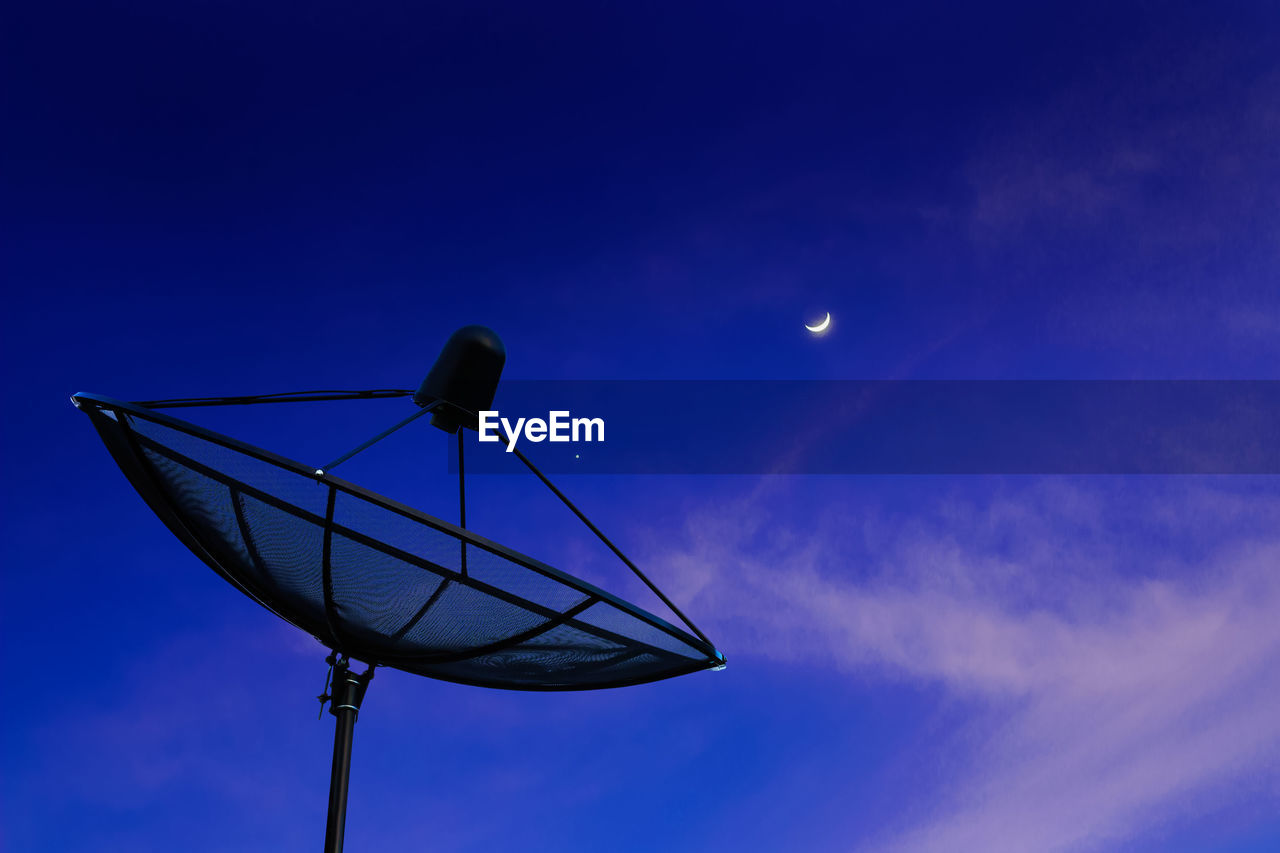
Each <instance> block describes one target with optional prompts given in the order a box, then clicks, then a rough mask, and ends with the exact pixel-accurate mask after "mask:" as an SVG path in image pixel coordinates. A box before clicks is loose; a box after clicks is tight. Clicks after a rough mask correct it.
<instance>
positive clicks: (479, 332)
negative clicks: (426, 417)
mask: <svg viewBox="0 0 1280 853" xmlns="http://www.w3.org/2000/svg"><path fill="white" fill-rule="evenodd" d="M506 363H507V349H506V347H504V346H503V345H502V339H501V338H499V337H498V333H497V332H495V331H494V330H493V329H490V328H488V327H487V326H463V327H462V328H461V329H459V330H458V331H456V332H454V333H453V334H452V335H450V336H449V340H447V341H445V342H444V349H442V350H440V355H439V356H437V357H436V362H435V364H433V365H431V370H430V371H429V372H428V373H427V378H426V379H424V380H422V384H421V385H420V386H418V390H417V391H416V392H415V393H414V395H413V402H415V403H417V404H418V405H419V406H426V405H428V404H430V403H432V402H436V401H439V403H438V405H437V406H436V410H435V412H433V413H432V415H431V425H432V426H434V427H438V428H440V429H442V430H444V431H445V432H448V433H456V432H457V431H458V428H459V427H466V428H467V429H471V430H474V429H477V428H478V427H479V424H478V423H477V415H476V413H477V412H481V411H486V410H490V409H492V408H493V395H494V394H496V393H497V391H498V379H499V378H500V377H501V376H502V366H503V365H504V364H506Z"/></svg>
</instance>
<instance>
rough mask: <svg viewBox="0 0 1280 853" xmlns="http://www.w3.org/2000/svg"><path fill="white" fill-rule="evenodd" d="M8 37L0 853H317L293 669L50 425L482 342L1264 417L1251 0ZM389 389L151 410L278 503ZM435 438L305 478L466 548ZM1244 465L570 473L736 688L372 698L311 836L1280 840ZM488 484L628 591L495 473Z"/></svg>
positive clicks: (630, 590) (501, 527)
mask: <svg viewBox="0 0 1280 853" xmlns="http://www.w3.org/2000/svg"><path fill="white" fill-rule="evenodd" d="M5 17H6V21H7V22H6V24H5V25H4V26H3V39H4V44H3V49H2V50H0V62H3V64H4V69H5V72H4V78H5V81H6V83H5V86H4V92H3V97H4V110H3V115H4V118H5V121H4V132H3V134H2V135H0V146H2V147H3V158H2V162H3V183H2V184H0V197H2V198H3V210H2V215H3V222H2V226H3V240H2V244H3V245H2V246H0V252H2V258H3V268H2V273H3V279H4V283H5V285H6V287H5V295H6V311H5V329H4V333H3V340H2V341H0V346H3V358H4V360H5V363H6V364H7V370H6V376H7V378H8V380H9V384H10V399H11V402H10V405H9V406H7V407H6V416H5V418H4V420H3V426H0V433H2V434H3V437H4V451H3V453H4V459H3V469H4V481H5V486H4V519H5V529H6V534H5V536H4V537H3V539H4V544H3V548H4V551H3V569H2V572H3V574H2V576H0V577H2V583H3V586H2V591H3V594H2V595H0V602H2V603H0V608H3V622H2V627H3V632H4V648H5V651H6V657H7V660H8V662H9V665H10V667H11V668H12V669H11V673H10V674H11V676H12V677H10V678H7V679H6V682H7V684H6V688H5V692H4V695H5V697H6V705H7V708H8V710H7V713H8V714H9V721H8V723H9V724H8V726H7V727H6V731H5V733H4V736H3V738H4V740H3V746H4V756H5V759H4V760H5V772H4V774H3V776H4V780H3V783H2V784H3V791H4V805H3V813H4V820H3V824H4V829H3V830H2V832H3V836H2V837H3V840H4V844H5V845H6V846H7V847H8V848H10V849H13V850H59V851H63V850H65V851H108V850H140V849H183V850H192V851H199V850H210V851H212V850H228V849H238V850H304V849H315V848H316V847H317V846H318V845H319V843H320V839H321V837H322V831H323V812H324V805H325V792H326V788H327V776H328V760H329V749H330V740H331V737H332V726H331V724H330V721H329V718H327V717H326V719H325V721H323V722H319V723H317V722H316V721H315V719H314V716H313V715H314V713H315V703H314V700H313V699H312V698H311V697H313V696H315V695H316V694H317V693H318V692H319V690H320V686H321V684H322V680H323V676H324V670H323V656H324V650H323V649H321V648H320V647H319V646H318V645H317V644H316V643H315V642H314V641H312V640H311V639H310V638H308V637H305V636H301V635H300V634H299V633H298V632H296V631H293V630H292V629H290V628H289V627H288V626H285V625H283V624H282V623H278V620H275V619H274V618H273V617H271V616H270V615H269V614H267V613H266V612H265V611H262V610H261V609H260V608H257V607H256V606H255V605H253V604H252V603H251V602H249V601H248V600H247V599H245V598H243V597H242V596H240V595H239V594H238V593H236V592H235V591H234V590H232V589H231V588H230V587H229V586H227V585H226V584H224V583H223V582H222V581H221V580H219V579H218V578H217V577H216V576H214V575H213V574H212V573H211V572H209V571H208V570H207V569H206V568H204V567H203V566H202V565H201V564H200V563H199V562H198V561H197V560H196V559H195V558H194V557H192V556H191V555H190V554H189V553H187V552H185V551H184V549H183V548H182V546H181V545H180V544H179V543H178V542H177V541H176V540H174V539H173V537H172V536H170V535H169V534H168V533H167V532H166V531H165V530H164V529H163V527H162V526H161V525H160V524H159V522H157V521H156V520H155V519H154V518H152V517H151V516H150V514H149V512H148V510H147V509H146V507H145V506H144V505H143V503H142V502H141V501H140V500H138V499H137V497H136V496H135V495H134V494H133V492H132V491H131V490H130V488H129V487H128V485H127V483H126V482H125V480H124V479H123V477H121V476H120V474H119V472H118V471H117V470H116V469H115V468H114V467H113V464H112V462H111V460H110V458H109V457H108V456H107V454H106V452H105V451H104V450H103V448H102V447H101V445H100V442H98V439H97V438H96V437H95V435H94V434H93V431H92V430H91V428H90V426H89V424H88V423H87V422H85V419H84V418H83V417H82V416H80V415H78V414H77V413H76V412H75V410H74V409H73V408H72V407H71V406H70V404H69V403H68V402H67V397H68V396H69V395H70V394H71V393H73V392H75V391H80V390H85V391H92V392H98V393H103V394H108V395H111V396H115V397H119V398H122V399H153V398H161V397H173V396H204V395H217V394H242V393H257V392H276V391H288V390H294V389H303V388H312V387H338V388H342V387H352V388H369V387H412V386H414V385H415V384H416V383H417V382H418V381H419V380H420V378H421V376H422V374H423V372H424V371H425V370H426V368H427V366H428V365H429V364H430V362H431V360H432V359H433V358H434V356H435V354H436V352H437V351H438V348H439V346H440V344H441V342H442V341H443V339H444V338H445V336H447V334H448V333H449V332H450V331H452V330H453V329H454V328H456V327H457V326H460V325H463V324H465V323H471V322H481V323H485V324H487V325H490V326H492V327H493V328H495V329H496V330H498V332H499V333H500V334H501V335H502V336H503V338H504V340H505V341H506V344H507V348H508V352H509V356H510V357H509V361H508V369H507V375H508V376H510V377H513V378H520V379H677V378H699V379H919V378H927V379H1064V378H1065V379H1092V378H1114V379H1216V378H1221V379H1280V372H1278V371H1277V367H1276V366H1277V364H1280V284H1278V282H1280V239H1278V238H1280V107H1277V104H1280V59H1277V57H1280V13H1277V10H1276V8H1275V7H1274V5H1273V4H1269V3H1262V2H1258V3H1228V4H1219V5H1215V6H1210V5H1208V4H1146V3H1123V4H1117V3H1106V4H1101V3H1100V4H1091V3H1073V4H1062V5H1058V6H1052V7H1051V6H1046V5H1044V4H1038V3H1022V4H984V5H973V4H969V5H963V6H959V5H955V4H924V3H895V4H889V5H887V7H884V8H871V7H867V8H859V7H855V6H852V5H851V4H840V3H803V4H789V5H788V6H787V7H786V8H784V7H783V6H782V5H780V4H770V5H764V4H742V3H693V4H681V3H650V4H643V5H642V6H641V5H636V4H605V3H594V4H588V3H555V4H529V3H484V4H475V3H469V4H464V3H454V4H441V3H421V4H411V3H393V2H386V3H379V4H374V5H372V6H369V7H360V6H357V5H353V4H348V3H342V4H339V3H329V2H312V3H307V4H293V3H272V4H251V3H230V2H208V3H199V4H188V3H176V4H175V3H142V2H133V3H98V4H76V3H62V2H57V0H54V1H53V2H47V3H40V4H29V5H28V6H26V7H24V8H20V9H11V10H8V11H7V12H6V15H5ZM824 311H830V312H831V313H832V315H833V318H834V319H833V325H832V329H831V332H830V333H829V334H828V335H827V336H826V337H823V338H814V337H812V336H810V335H808V334H807V333H806V332H805V331H804V329H803V324H804V323H806V322H813V320H814V319H815V318H816V317H820V316H821V315H822V312H824ZM403 405H405V404H403V403H399V404H398V403H395V402H380V403H348V404H341V405H339V404H330V405H328V406H319V407H316V406H303V405H299V406H296V407H283V406H280V407H259V409H272V410H273V411H270V412H267V411H261V410H252V411H250V410H244V411H226V410H221V411H216V412H212V411H211V412H201V413H199V414H198V415H197V416H193V419H194V420H197V422H200V423H204V424H208V425H210V426H213V427H214V428H217V429H222V430H224V431H227V432H229V433H231V434H233V435H237V436H239V437H243V438H246V439H248V440H251V441H255V442H259V443H262V444H264V445H266V446H268V447H271V448H272V449H276V450H279V451H280V452H283V453H286V454H288V455H291V456H294V457H296V458H299V459H302V460H305V461H308V462H311V461H314V462H316V463H320V462H322V461H324V460H327V459H329V458H331V457H332V456H335V455H337V454H338V453H340V452H342V451H344V450H346V449H348V448H349V447H351V446H352V445H354V444H356V443H358V442H359V441H361V440H362V439H364V438H365V437H367V436H369V435H371V434H373V433H374V432H376V431H378V430H380V429H381V428H382V427H384V426H386V425H388V424H390V423H392V422H394V421H395V420H396V419H398V418H399V417H401V416H403V414H404V412H405V410H404V408H403ZM760 416H761V417H762V418H768V419H769V421H770V424H771V426H770V431H772V430H774V429H776V420H777V419H780V418H781V419H785V418H786V417H787V413H786V412H777V411H768V410H766V411H762V412H761V413H760ZM1223 416H1224V417H1228V416H1229V415H1228V414H1224V415H1223ZM673 421H674V423H673V425H674V426H675V427H677V428H678V427H679V422H678V418H673ZM726 426H727V427H728V428H732V429H738V430H751V429H752V425H751V423H749V422H748V423H741V422H736V423H733V424H728V425H726ZM815 432H816V433H820V432H821V431H820V430H819V431H814V430H808V429H806V425H804V424H797V428H796V435H797V439H796V440H797V441H814V440H816V439H814V438H812V435H813V434H815ZM806 436H808V438H806ZM441 441H442V438H441V437H440V436H439V435H438V434H436V433H435V432H434V431H432V430H429V429H428V428H426V427H425V425H422V428H421V429H411V430H406V431H404V432H402V433H399V434H397V435H396V436H395V437H393V438H392V439H389V440H388V441H387V442H385V443H384V444H383V445H379V446H378V447H377V448H375V449H374V450H371V451H369V452H368V453H367V454H365V455H364V456H362V457H359V458H358V459H357V460H354V461H352V462H351V463H349V466H350V467H349V468H348V469H347V470H346V471H345V472H344V476H347V477H348V478H350V479H353V480H356V481H358V482H362V483H365V484H367V485H369V486H370V487H372V488H375V489H379V490H383V491H386V492H387V493H388V494H390V495H392V496H393V497H397V498H399V499H402V500H406V501H408V502H410V503H413V504H414V505H417V506H420V507H422V508H423V509H426V510H427V511H436V512H438V513H439V514H441V515H443V516H445V517H446V518H452V513H453V512H454V504H453V503H452V501H453V492H452V491H451V488H452V481H451V480H450V479H449V478H448V477H447V475H446V473H445V471H444V468H443V462H444V456H443V453H442V451H441V447H440V443H441ZM783 452H786V448H780V449H779V453H780V454H781V453H783ZM806 452H810V453H811V452H812V448H806ZM1273 480H1274V478H1268V477H1176V476H1169V477H1146V478H1143V477H1047V476H1046V477H1003V478H1002V477H981V476H973V477H962V476H950V477H944V476H914V477H906V476H903V477H870V476H863V477H824V478H809V477H715V476H694V475H688V476H669V477H667V476H664V477H640V476H631V477H625V476H604V475H602V476H591V477H575V476H568V477H566V478H565V482H564V483H563V485H564V487H565V488H566V490H567V491H569V493H570V494H571V495H572V496H573V497H574V498H575V499H577V500H579V501H580V503H581V504H582V505H583V506H584V507H585V508H586V509H587V510H588V512H589V514H591V515H592V516H593V517H594V518H595V519H596V520H597V521H598V522H599V523H600V525H601V526H602V527H603V528H604V529H605V530H607V531H609V532H610V533H611V534H613V535H614V537H615V538H616V539H617V540H618V541H619V542H620V544H622V546H623V548H624V549H625V550H628V551H630V552H633V556H635V557H636V558H637V560H638V561H639V562H640V563H641V565H642V566H644V567H645V568H646V569H647V570H648V571H649V572H650V573H651V575H652V576H653V577H654V578H655V579H656V580H658V582H659V583H660V585H662V586H663V587H664V588H665V589H667V591H668V592H669V593H671V595H672V596H673V598H675V600H676V601H677V602H679V603H681V604H682V606H686V607H687V609H688V611H689V612H690V613H691V615H693V616H694V618H695V619H696V620H697V621H698V622H699V624H700V625H701V626H702V627H703V628H704V629H705V630H707V632H708V633H709V634H711V635H712V637H713V639H715V640H716V641H717V644H718V645H720V646H721V647H722V648H724V650H725V652H726V654H727V655H728V656H729V659H730V666H729V668H728V669H727V670H725V671H724V672H721V673H705V674H699V675H696V676H690V677H685V678H680V679H676V680H673V681H670V682H665V683H661V684H654V685H648V686H643V687H637V688H634V689H629V690H623V691H612V692H603V693H598V694H584V695H550V696H543V695H535V696H530V695H524V694H514V693H505V692H497V691H483V690H479V689H475V688H465V687H460V686H456V685H449V684H444V683H438V682H431V681H427V680H424V679H416V678H413V677H410V676H407V675H402V674H399V673H394V672H387V673H385V674H379V676H378V679H377V680H376V681H375V682H374V684H373V686H372V688H371V692H370V694H369V699H368V701H367V705H366V713H365V714H364V715H363V716H362V720H361V724H360V727H359V731H358V732H357V736H356V757H355V766H354V771H353V780H352V786H353V787H352V801H351V816H350V820H349V826H348V835H349V839H350V841H349V845H348V849H352V850H359V849H371V850H372V849H392V848H396V849H400V848H406V847H424V846H430V847H432V848H434V849H439V850H451V851H472V850H475V851H479V850H502V849H514V848H516V847H519V848H520V849H522V850H532V851H541V850H546V851H555V850H575V851H576V850H593V851H594V850H635V851H640V850H654V849H669V850H728V849H734V850H761V851H774V850H788V849H807V850H824V851H827V850H829V851H844V850H850V849H859V850H860V849H868V850H962V849H968V850H979V849H982V850H1002V849H1004V850H1023V851H1025V850H1069V849H1105V850H1111V849H1115V850H1148V849H1162V850H1169V849H1172V850H1183V849H1185V850H1197V849H1206V848H1210V849H1216V850H1239V851H1245V850H1267V849H1275V846H1276V845H1277V844H1278V843H1280V824H1278V823H1277V821H1276V815H1275V809H1274V792H1275V790H1276V786H1277V784H1280V780H1278V779H1277V776H1276V772H1275V768H1276V767H1277V766H1280V760H1277V758H1278V754H1277V749H1278V748H1280V723H1278V722H1277V721H1278V720H1280V713H1276V708H1277V705H1280V691H1278V690H1277V687H1276V686H1275V685H1276V680H1275V678H1274V674H1275V672H1276V667H1277V666H1278V665H1280V629H1277V627H1276V625H1277V622H1276V620H1275V618H1274V614H1275V612H1276V608H1277V607H1280V584H1278V583H1277V580H1276V577H1275V572H1274V567H1275V566H1276V565H1277V563H1278V562H1280V538H1277V534H1276V530H1277V529H1280V527H1277V523H1276V522H1277V521H1280V489H1278V488H1277V486H1276V484H1275V483H1274V482H1273ZM474 500H475V501H476V508H475V510H474V515H471V514H469V515H470V517H469V521H470V522H471V523H472V525H473V526H474V527H476V528H477V530H479V532H481V533H482V534H484V535H489V536H492V537H494V538H498V539H502V540H504V541H508V540H509V541H510V542H511V544H512V545H513V546H515V547H518V548H520V549H522V550H525V551H527V552H529V553H531V554H533V555H534V556H537V557H541V558H544V559H547V560H548V561H549V562H552V563H554V564H557V565H560V566H562V567H564V568H565V569H567V570H569V571H571V572H574V573H578V574H582V575H584V576H586V577H587V578H588V579H590V580H593V581H595V582H598V583H601V584H602V585H604V586H605V587H606V588H608V589H611V590H613V591H616V592H618V593H620V594H623V595H626V596H631V597H634V598H635V599H636V600H637V601H639V602H640V603H641V604H642V605H644V606H653V602H652V601H651V600H649V599H647V598H645V597H644V596H643V590H642V589H639V588H638V587H637V586H636V585H635V584H633V583H632V582H631V581H629V580H628V579H627V578H626V577H624V576H623V575H622V574H621V573H620V572H616V571H615V568H614V567H613V566H611V565H610V564H609V562H608V560H607V555H605V554H604V553H603V552H602V551H601V549H599V548H597V547H596V546H595V545H594V543H592V542H591V541H590V540H589V539H588V538H586V537H584V536H582V531H580V530H578V529H576V528H575V526H574V525H573V524H571V523H570V522H571V519H569V518H568V517H567V514H566V513H564V512H563V510H562V509H561V508H560V507H558V506H557V505H555V504H554V502H553V501H552V500H551V499H550V498H549V496H546V495H545V494H542V493H540V492H539V491H538V488H537V484H536V483H531V482H528V481H526V480H520V479H517V478H512V477H506V476H491V477H485V478H477V483H476V485H475V497H474Z"/></svg>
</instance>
